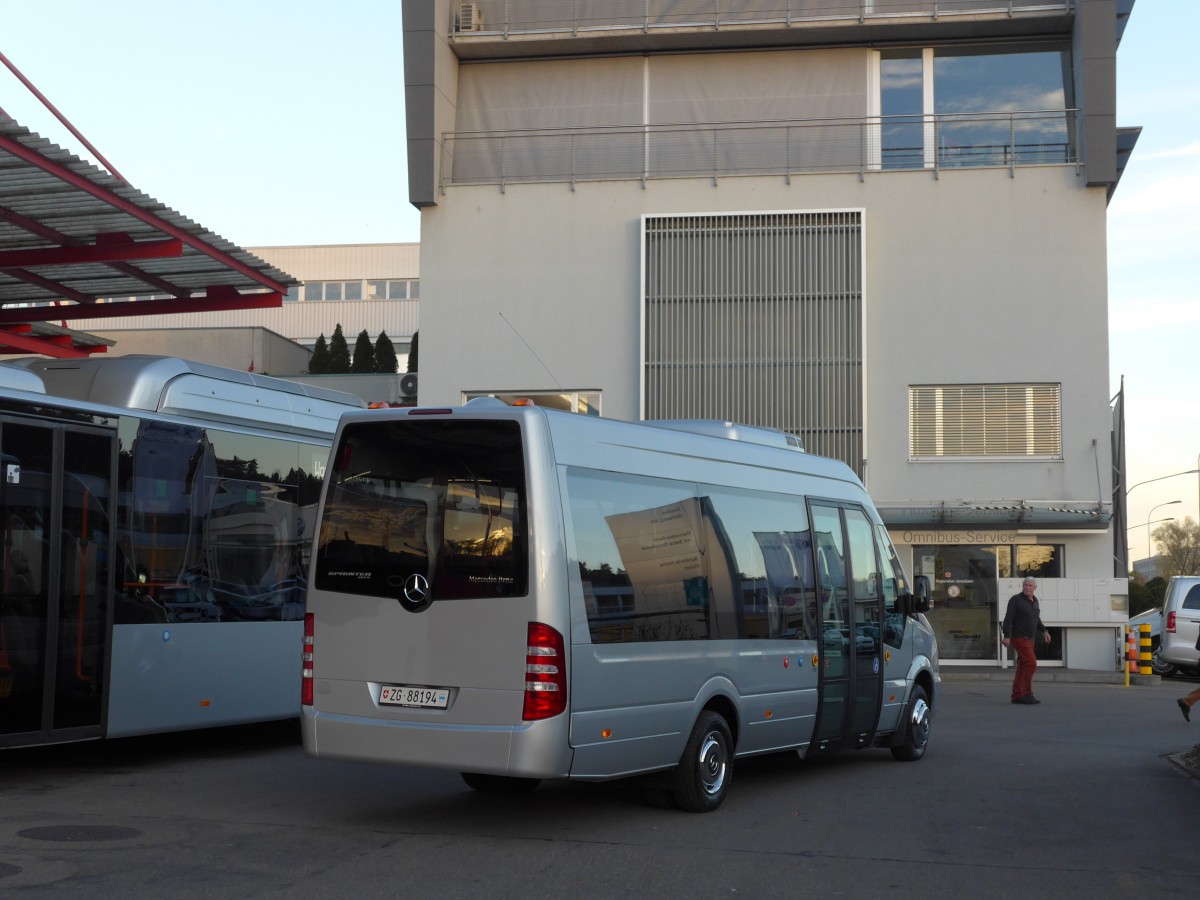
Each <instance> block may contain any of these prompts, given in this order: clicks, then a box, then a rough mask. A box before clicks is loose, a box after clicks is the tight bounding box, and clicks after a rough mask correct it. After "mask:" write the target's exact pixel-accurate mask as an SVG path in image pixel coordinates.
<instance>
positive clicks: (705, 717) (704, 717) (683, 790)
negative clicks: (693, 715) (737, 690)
mask: <svg viewBox="0 0 1200 900" xmlns="http://www.w3.org/2000/svg"><path fill="white" fill-rule="evenodd" d="M732 749H733V739H732V738H731V737H730V734H729V725H728V724H727V723H726V721H725V717H724V716H722V715H721V714H720V713H716V712H713V711H712V710H705V711H704V712H702V713H701V714H700V718H698V719H697V720H696V724H695V726H693V728H692V733H691V736H690V737H688V742H687V746H686V747H685V748H684V750H683V758H682V759H681V760H680V761H679V773H678V779H679V785H678V787H676V788H675V790H674V792H673V793H674V795H675V803H676V805H677V806H678V807H679V808H680V809H682V810H686V811H687V812H712V811H713V810H714V809H716V808H717V807H718V806H720V805H721V802H722V801H723V800H724V799H725V795H726V794H727V793H728V792H729V782H730V781H731V780H732V779H733V753H732Z"/></svg>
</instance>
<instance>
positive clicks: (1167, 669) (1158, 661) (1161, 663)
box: [1150, 647, 1178, 678]
mask: <svg viewBox="0 0 1200 900" xmlns="http://www.w3.org/2000/svg"><path fill="white" fill-rule="evenodd" d="M1150 671H1151V672H1153V673H1154V674H1155V675H1159V676H1161V677H1163V678H1170V677H1171V676H1172V675H1174V674H1175V673H1176V671H1178V670H1177V669H1176V668H1175V666H1174V664H1172V663H1169V662H1166V661H1165V660H1164V659H1163V658H1162V648H1161V647H1155V648H1154V652H1153V653H1152V654H1151V655H1150Z"/></svg>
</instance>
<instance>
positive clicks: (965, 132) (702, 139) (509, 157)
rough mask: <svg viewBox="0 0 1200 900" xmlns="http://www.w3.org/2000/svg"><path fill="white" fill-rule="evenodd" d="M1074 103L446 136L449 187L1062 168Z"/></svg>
mask: <svg viewBox="0 0 1200 900" xmlns="http://www.w3.org/2000/svg"><path fill="white" fill-rule="evenodd" d="M1076 115H1077V111H1076V110H1050V111H1037V112H1011V113H989V114H969V115H940V116H872V117H868V118H862V119H846V118H842V119H816V120H803V121H788V122H722V123H714V124H692V125H645V126H634V125H630V126H614V127H597V128H547V129H532V130H525V131H488V132H454V133H449V134H446V135H445V136H444V139H443V144H442V167H441V173H442V175H441V189H442V191H443V192H444V191H445V189H446V187H447V186H449V185H468V184H496V185H500V186H501V188H503V187H504V186H505V185H508V184H514V183H534V182H566V183H570V184H572V185H573V184H574V183H575V182H579V181H608V180H630V179H633V180H641V181H643V182H645V181H646V180H649V179H664V178H696V177H704V178H712V179H714V181H715V180H716V179H718V178H722V177H727V176H738V175H779V176H783V177H785V178H790V177H791V176H792V175H800V174H813V173H822V172H824V173H837V172H858V173H866V172H868V171H877V170H905V169H908V170H912V169H931V170H938V169H952V168H954V169H958V168H982V167H1007V168H1009V169H1015V168H1016V167H1018V166H1043V165H1072V164H1075V163H1077V162H1078V160H1077V158H1076V140H1075V134H1076V129H1075V122H1076Z"/></svg>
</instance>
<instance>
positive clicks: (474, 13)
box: [454, 3, 483, 31]
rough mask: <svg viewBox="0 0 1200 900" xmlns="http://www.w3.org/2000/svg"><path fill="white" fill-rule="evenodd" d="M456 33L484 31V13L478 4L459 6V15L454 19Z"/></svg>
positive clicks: (461, 4) (462, 4)
mask: <svg viewBox="0 0 1200 900" xmlns="http://www.w3.org/2000/svg"><path fill="white" fill-rule="evenodd" d="M454 28H455V30H456V31H483V13H481V12H480V11H479V5H478V4H476V3H460V4H458V15H456V16H455V17H454Z"/></svg>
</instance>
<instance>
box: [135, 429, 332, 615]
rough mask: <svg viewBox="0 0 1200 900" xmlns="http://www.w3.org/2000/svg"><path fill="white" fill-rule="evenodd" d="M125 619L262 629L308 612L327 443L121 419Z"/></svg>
mask: <svg viewBox="0 0 1200 900" xmlns="http://www.w3.org/2000/svg"><path fill="white" fill-rule="evenodd" d="M120 440H121V449H120V456H119V463H118V465H119V471H118V479H119V485H120V494H119V498H120V499H119V527H118V528H117V560H116V571H117V572H118V573H119V574H118V575H117V576H116V586H117V601H116V621H117V622H119V623H120V622H258V621H270V620H280V619H298V618H300V617H301V616H302V615H303V611H304V595H305V583H306V579H307V569H308V547H309V535H311V533H312V514H313V510H314V509H315V505H316V502H317V497H318V495H319V493H320V488H321V479H320V477H319V476H318V475H317V474H316V471H317V470H318V469H319V467H320V466H321V465H323V463H324V460H325V457H326V453H327V451H326V448H325V447H323V446H316V445H309V444H302V443H298V442H294V441H289V440H280V439H274V438H268V437H262V436H256V435H248V434H237V433H234V432H229V431H221V430H217V429H211V428H202V427H198V426H194V425H183V424H178V423H172V422H156V421H150V420H137V419H133V418H126V419H122V422H121V429H120Z"/></svg>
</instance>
